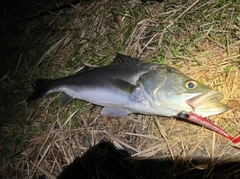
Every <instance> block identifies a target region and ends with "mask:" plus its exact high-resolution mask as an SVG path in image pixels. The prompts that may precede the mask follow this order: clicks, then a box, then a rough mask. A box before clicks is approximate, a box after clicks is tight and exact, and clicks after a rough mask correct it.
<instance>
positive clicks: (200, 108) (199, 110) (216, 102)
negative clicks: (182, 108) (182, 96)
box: [187, 90, 229, 117]
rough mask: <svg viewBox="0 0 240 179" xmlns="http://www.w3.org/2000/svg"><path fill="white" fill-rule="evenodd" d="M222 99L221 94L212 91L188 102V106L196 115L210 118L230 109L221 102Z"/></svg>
mask: <svg viewBox="0 0 240 179" xmlns="http://www.w3.org/2000/svg"><path fill="white" fill-rule="evenodd" d="M222 99H223V95H222V94H221V93H219V92H218V91H214V90H212V91H209V92H207V93H203V94H201V95H199V96H196V97H193V98H191V99H189V100H187V104H188V105H189V106H191V107H192V109H193V112H195V113H196V114H198V115H201V116H203V117H208V116H212V115H216V114H219V113H223V112H225V111H227V110H228V109H229V107H228V106H227V105H226V104H223V103H221V102H220V101H221V100H222Z"/></svg>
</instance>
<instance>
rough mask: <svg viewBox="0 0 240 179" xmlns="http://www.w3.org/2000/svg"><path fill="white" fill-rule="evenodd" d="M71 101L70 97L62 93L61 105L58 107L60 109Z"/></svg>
mask: <svg viewBox="0 0 240 179" xmlns="http://www.w3.org/2000/svg"><path fill="white" fill-rule="evenodd" d="M71 100H73V97H72V96H69V95H68V94H66V93H62V100H61V103H60V105H59V106H60V107H62V106H64V105H66V104H67V103H69V102H70V101H71Z"/></svg>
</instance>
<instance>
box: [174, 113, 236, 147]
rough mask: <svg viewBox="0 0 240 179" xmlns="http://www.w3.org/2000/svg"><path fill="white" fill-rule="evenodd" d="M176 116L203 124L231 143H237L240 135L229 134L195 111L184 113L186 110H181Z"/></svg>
mask: <svg viewBox="0 0 240 179" xmlns="http://www.w3.org/2000/svg"><path fill="white" fill-rule="evenodd" d="M178 116H179V117H180V118H182V119H186V120H188V121H191V122H193V123H196V124H199V125H201V126H204V127H205V128H207V129H210V130H211V131H214V132H216V133H218V134H220V135H222V136H224V137H225V138H227V139H229V140H231V141H232V142H233V143H239V142H240V136H239V137H237V138H235V137H232V136H230V135H229V134H228V133H227V132H226V131H224V130H223V129H221V128H220V127H218V126H217V125H215V124H213V123H212V122H211V121H209V120H207V119H206V118H204V117H202V116H199V115H197V114H195V113H189V114H188V113H186V112H181V113H179V114H178Z"/></svg>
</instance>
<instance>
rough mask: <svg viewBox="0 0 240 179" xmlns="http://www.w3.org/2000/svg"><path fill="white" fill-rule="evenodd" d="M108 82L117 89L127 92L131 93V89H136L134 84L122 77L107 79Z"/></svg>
mask: <svg viewBox="0 0 240 179" xmlns="http://www.w3.org/2000/svg"><path fill="white" fill-rule="evenodd" d="M109 81H110V83H111V84H112V85H113V86H114V87H115V88H117V89H119V90H121V91H123V92H125V93H127V94H132V93H133V91H134V90H135V89H136V86H135V85H133V84H131V83H129V82H127V81H124V80H122V79H119V78H116V79H113V78H111V79H109Z"/></svg>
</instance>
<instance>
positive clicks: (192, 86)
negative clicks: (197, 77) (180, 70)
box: [186, 80, 197, 89]
mask: <svg viewBox="0 0 240 179" xmlns="http://www.w3.org/2000/svg"><path fill="white" fill-rule="evenodd" d="M196 87H197V83H196V82H195V81H192V80H190V81H187V82H186V88H187V89H195V88H196Z"/></svg>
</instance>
